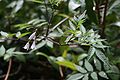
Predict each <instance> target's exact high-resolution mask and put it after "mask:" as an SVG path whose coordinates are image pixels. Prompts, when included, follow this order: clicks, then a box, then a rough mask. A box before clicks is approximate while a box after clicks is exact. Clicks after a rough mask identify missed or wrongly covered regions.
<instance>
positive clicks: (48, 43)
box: [46, 40, 53, 48]
mask: <svg viewBox="0 0 120 80" xmlns="http://www.w3.org/2000/svg"><path fill="white" fill-rule="evenodd" d="M46 45H47V46H49V47H50V48H53V42H52V41H49V40H46Z"/></svg>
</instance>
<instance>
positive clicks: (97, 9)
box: [95, 0, 101, 25]
mask: <svg viewBox="0 0 120 80" xmlns="http://www.w3.org/2000/svg"><path fill="white" fill-rule="evenodd" d="M95 2H96V11H97V15H98V22H99V25H100V24H101V15H100V3H99V0H95Z"/></svg>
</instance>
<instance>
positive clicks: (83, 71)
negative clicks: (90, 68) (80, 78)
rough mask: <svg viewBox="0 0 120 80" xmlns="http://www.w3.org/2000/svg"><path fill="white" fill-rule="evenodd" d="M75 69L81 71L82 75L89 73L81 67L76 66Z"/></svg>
mask: <svg viewBox="0 0 120 80" xmlns="http://www.w3.org/2000/svg"><path fill="white" fill-rule="evenodd" d="M75 67H76V69H77V71H79V72H81V73H87V71H86V70H85V69H84V68H82V67H81V66H78V65H75Z"/></svg>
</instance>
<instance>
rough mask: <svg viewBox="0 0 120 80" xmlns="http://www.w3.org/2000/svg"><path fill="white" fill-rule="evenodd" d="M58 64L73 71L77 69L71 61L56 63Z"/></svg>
mask: <svg viewBox="0 0 120 80" xmlns="http://www.w3.org/2000/svg"><path fill="white" fill-rule="evenodd" d="M56 63H57V64H59V65H61V66H65V67H68V68H70V69H72V70H76V67H75V64H74V63H72V62H70V61H66V60H64V61H56Z"/></svg>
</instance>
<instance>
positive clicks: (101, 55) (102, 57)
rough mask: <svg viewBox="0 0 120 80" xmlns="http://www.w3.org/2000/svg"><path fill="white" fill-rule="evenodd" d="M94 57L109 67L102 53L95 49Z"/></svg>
mask: <svg viewBox="0 0 120 80" xmlns="http://www.w3.org/2000/svg"><path fill="white" fill-rule="evenodd" d="M96 55H97V57H98V58H99V59H100V60H101V61H102V62H103V63H104V64H105V65H108V66H109V67H110V64H109V62H108V58H107V57H106V56H105V55H104V53H103V52H102V51H100V50H98V49H96Z"/></svg>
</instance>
